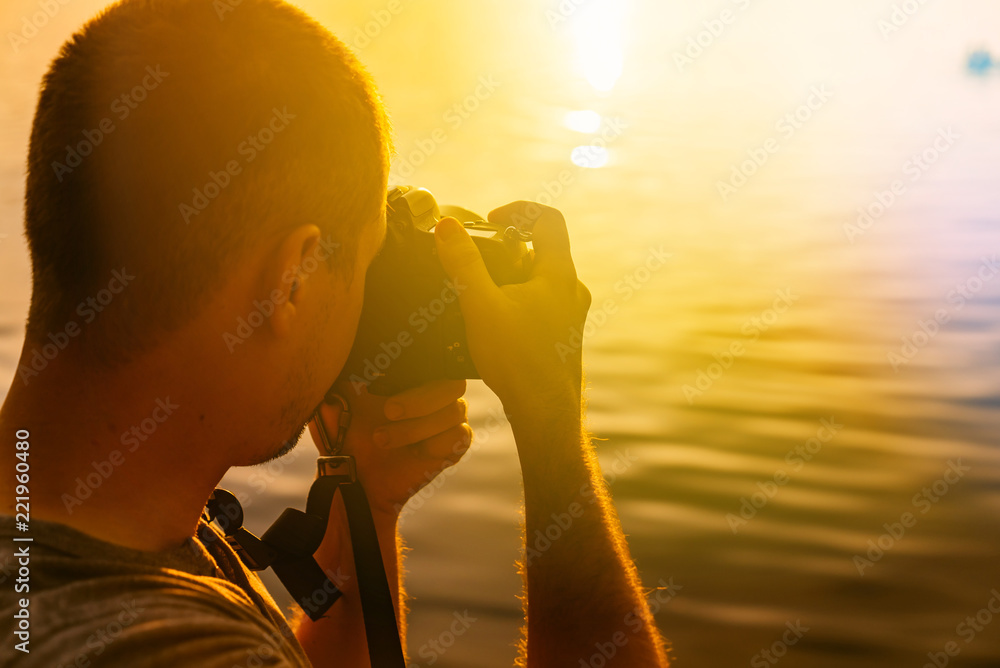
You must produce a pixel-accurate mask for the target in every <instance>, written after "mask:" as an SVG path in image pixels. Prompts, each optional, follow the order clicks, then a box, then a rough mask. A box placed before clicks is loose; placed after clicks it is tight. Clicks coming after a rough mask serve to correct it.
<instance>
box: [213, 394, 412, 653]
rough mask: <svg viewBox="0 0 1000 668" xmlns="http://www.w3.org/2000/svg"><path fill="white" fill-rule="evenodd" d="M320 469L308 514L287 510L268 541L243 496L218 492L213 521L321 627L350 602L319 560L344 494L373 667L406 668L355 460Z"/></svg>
mask: <svg viewBox="0 0 1000 668" xmlns="http://www.w3.org/2000/svg"><path fill="white" fill-rule="evenodd" d="M345 404H346V402H345ZM316 422H317V427H318V428H319V430H320V433H321V436H322V440H323V447H324V449H325V450H326V451H327V452H328V453H331V452H335V451H336V448H335V447H333V444H331V443H330V439H329V436H328V435H327V433H326V426H325V425H324V424H323V421H322V420H320V419H317V421H316ZM345 431H346V429H345V427H344V425H343V424H341V429H340V433H339V434H338V439H337V445H340V444H341V443H342V441H343V434H344V432H345ZM317 463H318V467H319V477H317V478H316V480H315V481H314V482H313V484H312V487H310V489H309V497H308V500H307V502H306V511H305V512H302V511H301V510H298V509H295V508H287V509H285V511H284V512H283V513H282V514H281V516H280V517H279V518H278V519H277V520H276V521H275V522H274V524H272V525H271V527H270V528H269V529H268V530H267V531H265V532H264V534H263V535H262V536H261V537H260V538H257V537H256V536H254V535H253V534H252V533H250V532H249V531H247V530H246V529H244V528H243V508H242V507H241V506H240V503H239V501H238V500H237V499H236V496H235V495H233V494H232V493H230V492H228V491H226V490H223V489H216V490H215V492H214V493H213V494H212V497H211V498H210V499H209V502H208V505H207V509H208V514H209V518H210V519H212V520H218V523H219V525H220V527H221V528H222V530H223V532H224V533H225V534H226V540H227V541H228V542H229V543H230V544H231V545H232V546H233V547H234V549H236V551H237V553H238V554H239V555H240V558H241V559H242V560H243V562H244V563H245V564H246V566H247V567H248V568H250V569H252V570H263V569H265V568H267V567H268V566H270V567H271V568H272V569H273V570H274V573H275V575H277V576H278V579H279V580H281V583H282V584H283V585H284V586H285V588H286V589H287V590H288V592H289V593H290V594H291V595H292V598H294V599H295V602H296V603H298V604H299V606H300V607H301V608H302V609H303V611H304V612H305V613H306V615H308V616H309V618H310V619H311V620H313V621H316V620H318V619H320V618H322V617H323V616H324V615H325V614H326V612H327V611H328V610H329V609H330V608H331V607H332V606H333V604H334V603H335V602H336V601H337V600H338V599H339V598H340V597H341V596H342V593H341V591H340V589H339V588H338V587H337V586H336V584H335V583H334V582H332V581H331V580H330V578H329V577H328V576H327V574H326V573H324V572H323V569H321V568H320V566H319V564H318V563H317V562H316V558H315V557H314V556H313V554H314V553H315V552H316V550H317V548H319V545H320V543H322V541H323V536H324V534H325V533H326V526H327V522H328V521H329V518H330V506H331V505H332V504H333V499H334V497H335V496H336V495H337V491H338V490H339V491H340V493H341V495H342V496H343V499H344V508H345V509H346V511H347V524H348V529H349V531H350V535H351V549H352V552H353V557H354V568H355V572H356V573H357V578H358V592H359V595H360V597H361V612H362V615H363V616H364V622H365V637H366V639H367V641H368V656H369V658H370V660H371V665H372V668H404V666H405V661H404V659H403V647H402V643H401V641H400V638H399V626H398V624H397V622H396V610H395V606H394V601H393V594H392V589H391V588H390V587H389V581H388V578H387V577H386V574H385V565H384V563H383V562H382V551H381V549H380V546H379V542H378V534H377V533H376V531H375V520H374V519H373V518H372V514H371V507H370V506H369V505H368V497H367V495H366V494H365V490H364V488H363V487H362V486H361V483H360V482H359V481H358V480H357V473H356V470H355V463H354V458H353V457H351V456H343V455H330V456H325V457H320V458H319V460H318V462H317ZM394 549H395V548H394Z"/></svg>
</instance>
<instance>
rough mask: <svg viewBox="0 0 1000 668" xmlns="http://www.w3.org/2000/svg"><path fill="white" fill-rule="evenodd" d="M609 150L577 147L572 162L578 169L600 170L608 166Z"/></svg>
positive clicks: (571, 156)
mask: <svg viewBox="0 0 1000 668" xmlns="http://www.w3.org/2000/svg"><path fill="white" fill-rule="evenodd" d="M608 157H609V154H608V149H606V148H604V147H603V146H593V145H590V144H588V145H587V146H577V147H576V148H574V149H573V153H571V154H570V160H572V161H573V164H574V165H576V166H578V167H585V168H587V169H600V168H601V167H603V166H605V165H606V164H608Z"/></svg>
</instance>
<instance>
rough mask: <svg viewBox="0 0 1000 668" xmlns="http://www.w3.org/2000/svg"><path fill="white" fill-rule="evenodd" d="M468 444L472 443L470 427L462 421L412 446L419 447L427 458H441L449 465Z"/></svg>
mask: <svg viewBox="0 0 1000 668" xmlns="http://www.w3.org/2000/svg"><path fill="white" fill-rule="evenodd" d="M470 445H472V427H470V426H469V425H467V424H465V423H462V424H457V425H455V426H454V427H452V428H451V429H448V430H447V431H444V432H441V433H440V434H438V435H437V436H433V437H431V438H428V439H426V440H425V441H424V442H423V443H421V444H419V445H417V446H414V447H418V448H421V449H422V450H423V451H424V453H425V454H426V455H427V457H428V458H434V459H437V460H443V461H445V462H447V463H448V465H449V466H450V465H452V464H455V463H457V462H458V460H459V459H461V458H462V455H464V454H465V453H466V452H467V451H468V449H469V446H470Z"/></svg>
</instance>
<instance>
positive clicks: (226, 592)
mask: <svg viewBox="0 0 1000 668" xmlns="http://www.w3.org/2000/svg"><path fill="white" fill-rule="evenodd" d="M229 6H230V8H232V9H233V11H230V12H226V13H224V14H223V15H222V16H221V18H220V17H219V15H218V14H217V13H216V11H215V10H214V9H213V6H212V4H211V3H209V2H207V1H205V0H201V1H196V0H124V2H121V3H119V4H117V5H114V6H112V7H111V8H109V9H108V10H106V11H105V12H104V13H102V14H101V15H100V16H98V17H97V18H95V19H94V20H93V21H91V22H90V23H88V24H87V25H86V26H85V27H84V28H83V30H82V31H81V32H80V33H79V34H77V35H75V36H74V37H73V38H72V39H71V40H70V41H69V42H68V43H67V44H66V45H65V46H64V47H63V49H62V51H61V53H60V54H59V57H58V58H57V59H56V60H55V61H54V62H53V64H52V66H51V69H50V71H49V73H48V74H47V75H46V77H45V80H44V83H43V87H42V91H41V95H40V98H39V103H38V109H37V113H36V117H35V122H34V126H33V130H32V135H31V144H30V149H29V156H28V180H27V194H26V223H25V227H26V232H27V237H28V242H29V246H30V250H31V256H32V266H33V272H32V279H33V286H32V287H33V289H32V301H31V307H30V312H29V317H28V325H27V332H26V336H25V343H24V348H23V352H22V355H21V359H20V362H19V365H18V370H17V373H16V375H15V377H14V379H13V381H12V384H11V387H10V391H9V392H8V394H7V397H6V399H5V401H4V404H3V408H2V410H0V434H3V439H4V440H3V442H4V444H5V445H4V448H3V462H2V466H3V467H4V468H3V470H4V471H8V472H14V471H17V472H18V473H19V474H22V472H23V476H24V477H23V478H22V477H18V478H16V482H13V481H14V480H15V479H14V478H13V475H14V474H13V473H5V474H4V475H3V476H2V477H0V480H2V481H3V482H2V487H0V493H2V500H3V507H2V511H3V513H5V514H6V515H8V516H5V517H3V518H2V523H0V534H2V535H0V559H2V562H0V563H2V565H3V566H4V567H5V569H6V571H5V573H6V574H7V575H8V577H7V578H6V583H5V585H4V589H3V591H2V594H0V608H2V615H3V619H4V620H5V621H4V622H2V624H3V626H2V628H3V629H4V632H3V634H2V635H3V636H4V643H3V647H2V648H0V662H2V663H3V665H10V666H46V667H49V666H91V665H102V666H140V665H141V666H196V667H212V668H216V667H218V668H223V667H225V668H230V667H232V666H258V665H277V666H306V665H310V663H311V665H315V666H364V665H367V664H368V657H367V648H366V646H365V640H364V633H363V622H362V616H361V612H360V601H359V597H358V591H357V588H356V586H355V578H354V564H353V561H352V558H351V555H350V550H349V543H348V539H347V532H346V528H345V524H344V517H343V508H342V506H341V505H340V501H339V498H338V500H337V501H335V506H336V507H334V508H333V509H332V512H331V518H330V522H329V526H328V529H327V533H326V537H325V538H324V542H323V545H322V546H321V547H320V549H319V551H318V552H317V553H316V558H317V560H318V562H319V564H320V566H321V567H322V568H323V569H324V570H325V571H326V572H327V573H328V574H334V575H335V576H336V579H337V582H338V584H339V585H340V587H341V589H342V590H343V591H344V596H343V598H342V599H341V600H339V601H337V602H336V604H335V605H334V606H333V608H332V609H331V610H330V613H329V614H328V615H327V616H326V617H325V618H322V619H320V620H319V621H316V622H312V621H309V620H308V619H304V618H303V619H299V620H293V622H292V626H294V636H293V635H292V632H291V629H290V626H289V625H287V624H286V622H285V620H284V618H283V617H282V615H281V613H280V612H279V611H278V610H277V608H276V607H275V605H274V603H273V601H272V600H271V599H270V597H269V596H268V595H267V593H266V591H265V590H264V589H263V587H262V586H261V584H260V582H259V580H258V579H257V578H256V576H254V575H252V574H251V573H250V572H249V571H247V570H246V569H245V568H243V567H242V564H240V562H239V561H238V559H236V557H235V555H234V554H233V553H232V551H231V550H229V549H228V547H227V545H226V544H225V543H224V542H223V541H219V540H213V538H215V537H216V534H214V533H212V531H213V530H211V529H209V528H208V525H205V524H204V522H200V520H199V518H200V515H201V512H202V509H203V507H204V505H205V503H206V500H207V499H208V497H209V494H210V493H211V491H212V489H213V488H214V487H215V486H216V484H217V483H218V482H219V480H220V479H221V478H222V476H223V475H224V474H225V473H226V471H227V470H228V469H229V468H230V467H232V466H246V465H252V464H256V463H260V462H264V461H267V460H269V459H272V458H274V457H277V456H280V455H281V454H284V453H285V452H286V451H287V450H289V449H290V448H291V447H293V446H294V444H295V442H296V441H297V439H298V437H299V435H300V434H301V432H302V430H303V428H304V425H305V424H307V423H308V421H309V420H310V417H311V416H312V415H313V414H314V412H315V411H316V407H317V406H318V405H320V404H321V403H322V401H323V397H324V395H325V393H326V391H327V390H328V388H329V387H330V385H331V384H332V383H333V381H334V379H336V378H337V376H338V374H339V372H340V370H341V368H342V366H343V364H344V362H345V359H346V358H347V354H348V352H349V350H350V348H351V345H352V341H353V338H354V333H355V330H356V327H357V323H358V318H359V314H360V311H361V302H362V295H363V289H364V280H365V270H366V268H367V266H368V264H369V262H370V261H371V259H372V258H373V257H374V256H375V254H376V253H377V251H378V249H379V246H380V244H381V242H382V240H383V238H384V235H385V213H384V197H385V189H386V181H387V172H388V161H389V155H390V150H391V149H390V146H389V138H388V134H389V130H388V122H387V120H386V117H385V113H384V111H383V108H382V105H381V102H380V100H379V98H378V96H377V94H376V92H375V89H374V86H373V84H372V82H371V81H370V79H369V77H368V76H367V74H366V73H365V72H364V71H363V69H362V68H361V66H360V65H359V64H358V62H357V61H356V60H355V58H354V57H353V56H352V55H351V54H350V52H349V51H348V50H347V49H346V48H345V47H344V46H343V45H342V44H341V43H340V42H339V41H337V40H336V39H335V38H334V37H333V36H331V35H330V34H329V33H328V32H327V31H326V30H325V29H323V28H322V27H321V26H319V25H318V24H316V23H315V22H313V21H312V20H310V19H309V18H307V17H306V16H304V15H303V14H302V13H301V12H299V11H298V10H295V9H294V8H292V7H290V6H288V5H285V4H283V3H281V2H279V1H278V0H242V2H241V3H239V4H236V3H230V4H229ZM490 215H491V218H492V219H494V220H498V221H508V220H514V219H515V218H518V217H521V218H523V217H525V216H530V217H531V218H532V219H534V220H535V221H536V222H535V229H534V245H535V252H536V263H535V270H534V274H533V277H532V279H531V280H530V281H529V282H528V283H526V284H523V285H518V286H508V287H504V288H502V289H501V288H498V287H497V286H496V285H495V284H494V283H493V282H492V281H491V280H490V278H489V275H488V273H487V272H486V269H485V266H484V265H483V262H482V259H481V258H480V257H479V255H478V252H477V250H476V248H475V245H474V244H473V243H472V242H471V240H470V238H469V237H468V235H467V234H466V232H465V231H464V229H463V228H462V227H461V226H460V225H459V224H457V222H456V221H454V220H453V219H448V220H445V221H442V222H441V223H440V224H439V225H438V227H437V231H436V237H437V244H438V251H439V254H440V257H441V260H442V263H443V264H444V266H445V269H446V271H447V272H448V273H449V274H450V276H451V277H452V279H453V280H454V282H455V283H456V284H461V285H463V286H467V287H465V289H464V290H463V292H462V294H461V307H462V310H463V313H464V315H465V318H466V321H467V330H468V338H469V347H470V353H471V354H472V356H473V359H474V361H475V363H476V365H477V367H478V369H479V370H480V372H481V374H482V377H483V379H484V380H485V382H486V383H487V384H488V385H489V387H490V388H492V389H493V390H494V391H495V392H496V394H497V395H498V396H499V397H500V399H501V400H502V402H503V404H504V408H505V410H506V412H507V413H508V415H509V419H510V423H511V427H512V429H513V432H514V436H515V440H516V442H517V449H518V454H519V456H520V460H521V466H522V471H523V476H524V494H525V509H524V510H525V524H526V531H527V534H528V535H534V534H535V532H536V531H539V530H540V531H542V532H544V531H545V529H546V528H547V527H548V526H549V525H550V524H552V522H553V521H554V520H553V518H554V517H566V516H569V517H571V518H572V522H571V523H570V524H569V526H567V527H565V529H564V533H563V536H562V537H561V538H560V539H559V540H555V541H553V542H552V545H551V547H550V548H549V549H548V550H547V551H546V552H544V553H543V554H540V555H533V558H532V559H530V560H526V564H525V566H524V569H523V570H524V574H525V581H526V613H527V623H526V626H525V632H524V640H523V643H522V645H523V648H522V650H523V656H522V662H523V663H525V664H526V665H529V666H562V665H565V666H577V665H584V666H587V665H597V664H594V663H593V662H592V659H593V658H595V657H596V658H597V659H600V660H601V665H613V666H662V665H665V664H666V660H665V658H664V652H663V649H662V641H661V639H660V637H659V635H658V633H657V631H656V629H655V626H654V624H653V620H652V617H651V615H650V613H649V610H648V608H647V606H646V604H645V602H644V597H643V592H642V591H641V587H640V583H639V581H638V578H637V575H636V572H635V569H634V567H633V565H632V562H631V559H630V558H629V556H628V551H627V546H626V543H625V540H624V537H623V535H622V533H621V530H620V528H619V526H618V522H617V519H616V517H615V513H614V510H613V508H612V506H611V504H610V502H609V500H608V497H607V495H606V492H605V490H604V487H603V481H602V479H601V477H600V473H599V470H598V467H597V463H596V458H595V456H594V452H593V449H592V448H591V446H590V444H589V441H588V439H587V437H586V435H585V432H584V430H583V427H582V408H581V406H582V397H581V387H582V378H581V360H580V357H579V355H577V356H576V357H575V358H574V359H571V360H566V361H565V362H564V361H562V359H561V358H560V356H559V353H558V352H557V349H556V344H557V343H558V342H559V341H560V340H561V339H562V338H564V337H565V336H566V335H567V333H568V332H569V331H570V329H571V328H572V327H575V326H582V324H583V322H584V318H585V315H586V312H587V309H588V307H589V302H590V295H589V293H588V292H587V290H586V288H585V287H583V285H582V284H581V283H580V282H579V281H578V280H577V278H576V272H575V269H574V266H573V262H572V258H571V256H570V249H569V239H568V235H567V231H566V225H565V222H564V221H563V219H562V216H561V215H560V214H559V213H558V212H557V211H555V210H554V209H550V208H546V207H541V206H539V205H534V204H528V203H523V202H519V203H514V204H510V205H508V206H505V207H502V208H500V209H497V210H496V211H493V212H492V213H491V214H490ZM254 314H256V316H255V315H254ZM511 360H516V363H512V362H511ZM464 390H465V384H464V382H453V381H452V382H438V383H432V384H430V385H428V386H425V387H421V388H417V389H415V390H410V391H407V392H404V393H402V394H400V395H398V396H395V397H391V398H389V399H388V400H385V399H380V398H377V397H374V396H369V395H367V394H366V393H361V394H360V395H358V396H355V395H354V394H353V393H351V404H352V409H353V410H354V412H355V416H354V420H353V422H352V424H351V429H350V431H349V432H348V435H347V442H346V447H347V452H349V453H351V454H353V455H354V456H355V457H356V458H357V461H358V469H359V477H360V478H361V480H362V482H363V484H364V485H365V488H366V490H367V492H368V495H369V497H370V505H371V510H372V514H373V517H374V519H375V523H376V528H377V531H378V534H379V537H380V546H381V550H382V553H383V559H384V561H385V564H386V569H387V572H388V574H389V577H390V582H392V583H393V584H394V585H395V584H397V583H398V572H399V570H398V561H399V556H398V548H397V542H396V520H397V517H398V513H399V510H400V508H401V506H402V504H403V503H405V502H406V500H407V498H408V497H409V495H410V494H412V493H413V490H414V489H416V488H418V486H419V484H420V483H422V482H425V480H426V477H425V476H426V474H428V473H434V472H439V471H440V470H441V469H442V467H443V466H446V465H449V464H451V463H454V462H455V461H457V460H458V459H459V458H460V457H461V455H462V453H463V452H464V451H465V449H466V448H467V447H468V445H469V442H470V440H471V431H470V429H469V426H468V425H467V424H466V412H465V408H466V407H465V403H464V401H463V400H462V399H461V398H460V397H461V395H462V394H463V393H464ZM320 414H321V416H322V418H323V419H324V420H325V421H326V423H327V424H330V425H333V424H335V423H336V422H337V420H338V418H339V410H338V409H337V408H336V407H333V406H323V407H322V409H321V411H320ZM12 443H13V444H14V447H11V444H12ZM304 493H305V490H303V494H304ZM15 497H28V498H29V499H30V513H27V516H24V517H20V518H17V519H15V516H16V513H18V512H22V513H23V512H24V511H25V509H24V508H23V507H18V506H17V503H16V498H15ZM25 537H30V538H31V539H32V540H31V542H26V541H20V542H16V541H15V540H14V539H16V538H25ZM22 566H23V567H24V569H26V570H22ZM25 573H27V574H25ZM401 597H402V594H401V592H399V591H398V590H397V596H396V599H397V603H398V604H399V605H398V607H397V615H398V619H399V622H400V627H401V628H402V629H403V633H404V634H405V625H404V624H403V622H404V621H405V620H404V619H403V616H404V614H405V605H403V602H402V599H401ZM607 648H611V649H610V650H609V649H607ZM599 650H600V651H599ZM609 655H610V656H609Z"/></svg>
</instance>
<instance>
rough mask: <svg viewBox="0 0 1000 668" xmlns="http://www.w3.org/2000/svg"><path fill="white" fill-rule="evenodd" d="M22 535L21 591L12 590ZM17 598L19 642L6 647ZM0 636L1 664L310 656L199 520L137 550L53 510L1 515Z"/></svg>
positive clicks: (290, 663)
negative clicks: (33, 516)
mask: <svg viewBox="0 0 1000 668" xmlns="http://www.w3.org/2000/svg"><path fill="white" fill-rule="evenodd" d="M25 535H30V536H31V537H32V538H33V541H32V542H30V543H28V542H14V541H13V540H12V539H13V538H14V537H15V536H18V537H23V536H25ZM25 546H27V547H28V569H29V576H28V577H29V580H28V583H27V584H28V586H29V587H30V591H29V592H27V593H18V592H17V591H16V589H15V588H16V586H17V585H18V582H17V580H18V579H19V578H22V579H23V576H22V575H19V568H20V563H19V560H23V559H24V557H23V552H21V553H20V555H19V556H16V555H18V550H21V549H22V548H24V547H25ZM21 584H22V585H23V583H21ZM21 598H28V599H29V601H30V603H29V607H28V614H29V623H30V629H29V633H30V638H29V644H28V646H27V648H28V649H29V650H30V653H27V654H25V653H24V652H21V651H19V650H17V649H16V648H15V646H16V645H17V644H19V643H20V642H21V638H18V637H17V636H16V635H15V631H17V630H18V620H17V619H15V617H14V614H15V613H16V612H18V610H20V609H21V608H20V606H19V599H21ZM0 638H2V646H0V666H7V667H9V668H27V667H29V666H32V667H34V666H38V667H39V668H41V667H44V668H94V667H97V666H115V667H125V666H128V667H129V668H132V667H138V666H150V667H156V668H178V667H181V666H183V667H185V668H188V667H190V668H258V667H260V666H279V667H280V668H300V667H306V668H308V667H309V666H311V665H312V664H310V662H309V659H308V658H307V657H306V654H305V652H304V651H303V649H302V646H301V645H300V644H299V642H298V640H296V638H295V636H294V635H293V634H292V631H291V629H290V628H289V626H288V624H287V623H286V621H285V618H284V616H283V615H282V614H281V611H280V610H279V609H278V607H277V606H276V605H275V603H274V600H273V599H272V598H271V596H270V595H269V594H268V593H267V590H266V589H265V588H264V585H263V584H262V583H261V581H260V578H258V577H257V575H256V574H254V573H253V572H251V571H249V570H247V568H246V567H245V566H244V565H243V563H242V562H241V561H240V558H239V556H238V555H237V554H236V553H235V552H234V551H233V549H232V548H231V547H230V546H229V544H228V543H226V541H225V540H224V539H223V537H222V534H221V533H219V532H218V531H217V530H216V529H215V528H214V527H213V526H211V525H209V524H206V523H205V522H204V521H202V522H201V523H200V524H199V526H198V534H197V537H191V538H189V539H188V540H187V541H186V543H185V544H184V545H181V546H180V547H177V548H175V549H173V550H170V551H167V552H142V551H139V550H132V549H129V548H125V547H121V546H119V545H114V544H111V543H106V542H104V541H101V540H98V539H96V538H93V537H91V536H88V535H86V534H83V533H80V532H79V531H76V530H74V529H71V528H69V527H66V526H63V525H61V524H55V523H51V522H42V521H38V520H33V521H32V522H31V529H30V533H28V534H24V533H19V532H17V531H15V527H14V518H12V517H9V516H3V515H0Z"/></svg>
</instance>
